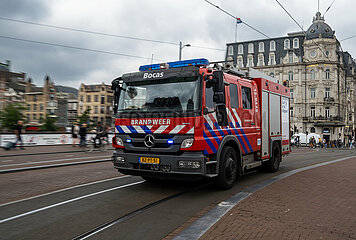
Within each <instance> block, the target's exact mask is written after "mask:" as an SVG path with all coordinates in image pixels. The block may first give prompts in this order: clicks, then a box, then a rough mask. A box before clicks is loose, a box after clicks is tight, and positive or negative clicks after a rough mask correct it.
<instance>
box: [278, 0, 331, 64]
mask: <svg viewBox="0 0 356 240" xmlns="http://www.w3.org/2000/svg"><path fill="white" fill-rule="evenodd" d="M275 1H276V2H277V3H278V4H279V6H280V7H281V8H282V9H283V10H284V11H285V12H286V13H287V14H288V16H289V17H290V18H291V19H292V20H293V21H294V22H295V24H297V26H298V27H299V28H300V29H301V30H302V31H303V33H304V35H305V37H309V35H308V33H307V32H306V31H305V30H304V29H303V27H302V26H301V25H300V24H299V23H298V22H297V20H295V18H294V17H293V16H292V15H291V14H290V13H289V12H288V10H287V9H286V8H285V7H284V6H283V5H282V4H281V3H280V2H279V1H278V0H275ZM310 40H312V42H313V43H314V45H315V46H317V47H318V48H319V50H320V51H321V52H322V53H323V54H324V56H325V57H326V58H327V59H328V61H329V62H330V63H332V62H331V60H330V59H329V57H328V56H327V55H326V53H325V52H324V51H323V50H322V49H321V47H320V45H319V44H317V43H316V42H315V41H314V40H313V39H312V38H311V39H310Z"/></svg>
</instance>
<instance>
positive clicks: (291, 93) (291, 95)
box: [290, 89, 294, 99]
mask: <svg viewBox="0 0 356 240" xmlns="http://www.w3.org/2000/svg"><path fill="white" fill-rule="evenodd" d="M290 98H291V99H294V90H293V89H290Z"/></svg>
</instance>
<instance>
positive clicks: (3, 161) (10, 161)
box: [1, 160, 14, 162]
mask: <svg viewBox="0 0 356 240" xmlns="http://www.w3.org/2000/svg"><path fill="white" fill-rule="evenodd" d="M13 161H14V160H4V161H1V162H13Z"/></svg>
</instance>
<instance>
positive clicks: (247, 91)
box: [237, 81, 261, 153]
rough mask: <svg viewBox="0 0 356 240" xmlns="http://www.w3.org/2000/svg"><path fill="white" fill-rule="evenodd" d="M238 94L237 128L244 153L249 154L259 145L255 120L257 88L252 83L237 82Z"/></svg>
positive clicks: (259, 140) (256, 149)
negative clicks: (241, 139)
mask: <svg viewBox="0 0 356 240" xmlns="http://www.w3.org/2000/svg"><path fill="white" fill-rule="evenodd" d="M239 92H240V94H239V96H240V104H239V108H238V109H237V115H238V117H239V119H240V121H239V122H238V126H237V127H238V128H239V129H238V130H239V132H240V134H241V135H242V138H243V144H244V149H245V150H246V153H251V152H255V151H258V149H259V148H258V145H260V144H261V139H260V138H259V136H258V135H259V131H257V127H258V126H257V118H256V115H257V114H258V94H257V86H256V84H255V83H253V82H245V81H239Z"/></svg>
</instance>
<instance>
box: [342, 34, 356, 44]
mask: <svg viewBox="0 0 356 240" xmlns="http://www.w3.org/2000/svg"><path fill="white" fill-rule="evenodd" d="M354 37H356V35H353V36H351V37H347V38H344V39H341V40H340V42H342V41H346V40H349V39H351V38H354Z"/></svg>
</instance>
